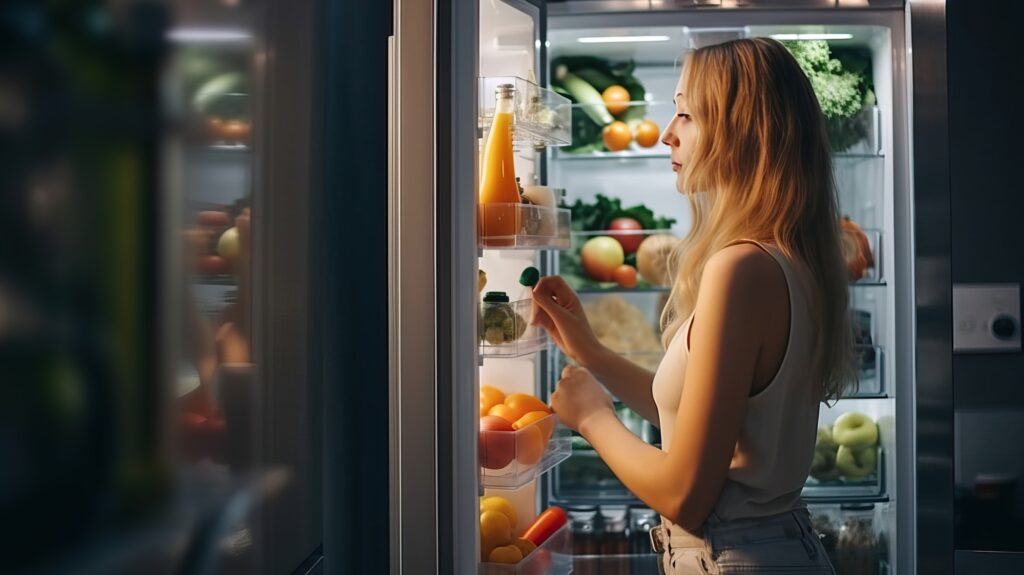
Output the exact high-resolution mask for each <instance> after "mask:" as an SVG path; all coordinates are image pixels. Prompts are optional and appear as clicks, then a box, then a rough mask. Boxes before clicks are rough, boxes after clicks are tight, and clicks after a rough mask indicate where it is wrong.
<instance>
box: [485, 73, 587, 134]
mask: <svg viewBox="0 0 1024 575" xmlns="http://www.w3.org/2000/svg"><path fill="white" fill-rule="evenodd" d="M502 84H511V85H512V87H513V88H514V90H515V96H514V101H513V112H512V141H513V142H514V143H515V144H518V145H521V146H522V145H525V146H531V147H545V146H568V145H569V144H571V143H572V133H571V132H570V131H569V126H570V124H571V122H572V108H571V106H572V102H570V101H569V99H568V98H566V97H565V96H562V95H560V94H558V93H556V92H554V91H552V90H548V89H547V88H542V87H540V86H538V85H537V84H535V83H533V82H530V81H529V80H524V79H523V78H520V77H518V76H487V77H483V78H480V103H479V106H480V120H479V128H480V130H481V133H483V134H486V132H487V130H489V129H490V127H491V122H492V121H493V118H494V94H495V91H496V90H497V88H498V86H500V85H502Z"/></svg>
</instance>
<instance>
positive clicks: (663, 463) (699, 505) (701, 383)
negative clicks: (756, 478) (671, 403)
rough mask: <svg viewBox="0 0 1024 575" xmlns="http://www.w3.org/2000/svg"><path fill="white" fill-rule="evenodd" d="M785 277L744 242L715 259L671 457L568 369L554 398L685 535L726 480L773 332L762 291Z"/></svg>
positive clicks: (702, 298)
mask: <svg viewBox="0 0 1024 575" xmlns="http://www.w3.org/2000/svg"><path fill="white" fill-rule="evenodd" d="M771 266H775V267H774V268H772V267H771ZM780 273H781V270H779V269H778V267H777V264H775V262H774V261H772V260H771V256H770V255H768V254H765V253H764V252H763V251H761V250H760V249H759V248H757V247H756V246H751V245H747V244H740V245H737V246H731V247H729V248H726V249H724V250H722V251H720V252H718V253H717V254H715V255H714V256H713V257H712V258H711V259H710V260H709V261H708V263H707V265H706V266H705V270H704V275H703V277H702V278H701V287H700V295H699V296H698V301H697V306H696V314H695V320H694V323H693V326H692V328H691V331H690V354H689V360H688V362H687V367H686V375H685V378H686V379H685V385H684V386H683V392H682V397H681V398H680V402H679V411H678V412H677V416H676V423H675V429H674V430H673V432H672V435H671V443H670V449H669V451H667V452H665V451H661V450H659V449H658V448H656V447H653V446H650V445H647V444H646V443H644V442H643V441H642V440H640V439H639V438H637V437H636V436H634V435H633V434H632V433H630V432H629V430H627V429H626V428H625V427H624V426H623V425H622V424H621V422H619V420H618V418H617V417H616V416H615V413H614V411H613V410H612V409H611V408H610V403H609V404H607V405H605V404H603V403H602V402H601V399H600V398H599V397H597V396H596V395H595V394H594V393H593V388H594V387H596V384H593V383H590V382H588V381H587V380H586V376H585V375H581V374H580V373H575V372H573V373H570V374H569V378H567V379H568V381H567V382H566V383H568V385H567V387H566V389H565V390H564V393H562V392H563V390H562V386H563V383H562V382H560V383H559V390H558V391H556V392H555V395H553V396H552V404H553V405H554V406H555V409H556V411H558V413H559V416H560V418H562V419H563V420H565V421H566V422H567V424H568V425H570V426H572V425H576V426H578V427H576V429H578V430H579V431H580V433H581V434H582V435H583V436H584V437H585V438H586V439H587V441H589V442H590V444H591V445H593V446H594V449H596V450H597V452H598V454H599V455H600V456H601V458H602V459H603V460H604V461H605V462H606V463H607V464H608V466H609V467H610V468H611V470H612V471H613V472H614V473H615V475H616V476H617V477H618V478H619V479H620V480H621V481H622V483H623V484H624V485H625V486H626V487H627V488H629V490H630V491H632V492H633V493H635V494H636V495H637V497H639V498H640V499H642V500H643V501H644V502H646V503H647V504H648V505H649V506H650V507H651V508H653V509H655V510H656V511H658V512H659V513H661V514H662V515H664V516H666V517H668V518H670V519H671V520H672V521H674V522H675V523H677V524H679V525H680V526H682V527H683V528H684V529H687V530H691V531H692V530H696V529H697V528H699V527H700V526H701V525H702V524H703V523H704V521H705V520H706V519H707V516H708V515H709V514H710V513H711V510H712V509H713V508H714V505H715V502H716V501H717V499H718V496H719V493H720V492H721V490H722V486H723V485H724V484H725V477H726V473H727V472H728V470H729V465H730V462H731V461H732V456H733V452H734V450H735V448H736V442H737V441H738V439H739V436H740V430H741V429H742V425H743V419H744V416H745V415H746V408H747V398H748V396H749V394H750V391H751V389H752V386H753V382H754V373H755V366H756V364H757V358H758V354H759V352H760V349H761V344H762V341H763V334H764V333H766V330H765V329H764V328H762V327H761V326H763V325H765V323H766V322H767V321H768V316H769V314H768V313H766V307H767V306H766V305H765V302H764V301H763V297H762V294H763V289H764V285H765V284H766V282H769V281H774V282H778V281H782V282H784V281H785V278H784V277H782V278H781V279H780V277H779V275H780ZM677 345H685V344H684V343H683V342H680V343H677ZM579 372H582V373H583V374H585V372H583V371H582V370H579ZM560 393H562V395H561V396H560V395H559V394H560ZM563 411H565V412H566V414H565V415H563Z"/></svg>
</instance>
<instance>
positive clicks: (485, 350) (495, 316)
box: [477, 299, 548, 358]
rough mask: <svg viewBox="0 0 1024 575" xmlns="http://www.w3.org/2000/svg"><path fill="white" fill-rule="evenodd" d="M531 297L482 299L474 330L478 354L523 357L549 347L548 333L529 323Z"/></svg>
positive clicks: (531, 312) (531, 315) (531, 309)
mask: <svg viewBox="0 0 1024 575" xmlns="http://www.w3.org/2000/svg"><path fill="white" fill-rule="evenodd" d="M532 318H533V300H529V299H524V300H518V301H513V302H508V303H502V302H481V303H480V315H479V316H478V318H477V324H478V328H477V333H478V336H477V337H478V338H479V341H480V356H481V357H505V358H513V357H522V356H524V355H529V354H532V353H536V352H538V351H543V350H545V349H547V347H548V334H547V332H546V331H544V329H543V328H540V327H537V326H532V325H530V320H531V319H532Z"/></svg>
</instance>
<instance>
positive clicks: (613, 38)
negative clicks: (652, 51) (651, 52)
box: [576, 36, 668, 44]
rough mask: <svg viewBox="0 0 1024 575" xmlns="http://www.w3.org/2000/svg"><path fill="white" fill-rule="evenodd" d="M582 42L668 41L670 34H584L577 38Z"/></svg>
mask: <svg viewBox="0 0 1024 575" xmlns="http://www.w3.org/2000/svg"><path fill="white" fill-rule="evenodd" d="M576 41H577V42H579V43H580V44H617V43H626V42H666V41H668V36H584V37H583V38H577V39H576Z"/></svg>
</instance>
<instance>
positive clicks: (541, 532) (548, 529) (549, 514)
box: [523, 507, 567, 547]
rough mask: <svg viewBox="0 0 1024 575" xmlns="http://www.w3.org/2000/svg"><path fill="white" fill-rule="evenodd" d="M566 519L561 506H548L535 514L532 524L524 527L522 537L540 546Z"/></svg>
mask: <svg viewBox="0 0 1024 575" xmlns="http://www.w3.org/2000/svg"><path fill="white" fill-rule="evenodd" d="M566 521H567V519H566V517H565V511H563V510H562V508H561V507H548V508H547V509H545V510H544V511H543V512H541V514H540V515H538V516H537V519H536V520H534V522H533V525H530V526H529V527H527V528H526V532H525V533H523V539H526V540H527V541H530V542H531V543H533V544H534V545H536V546H537V547H540V546H541V544H543V543H544V542H545V541H547V540H548V537H551V536H552V535H554V533H555V531H558V530H559V529H560V528H561V527H562V526H563V525H565V523H566Z"/></svg>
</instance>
